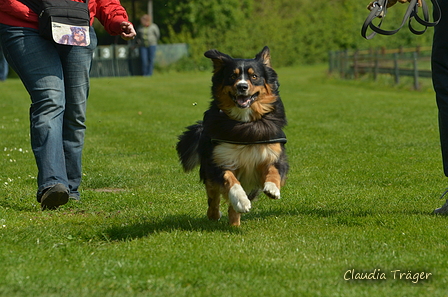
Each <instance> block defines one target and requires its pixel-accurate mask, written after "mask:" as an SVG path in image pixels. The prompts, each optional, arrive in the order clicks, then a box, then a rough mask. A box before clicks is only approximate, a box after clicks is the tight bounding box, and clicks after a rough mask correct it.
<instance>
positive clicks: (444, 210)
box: [434, 189, 448, 215]
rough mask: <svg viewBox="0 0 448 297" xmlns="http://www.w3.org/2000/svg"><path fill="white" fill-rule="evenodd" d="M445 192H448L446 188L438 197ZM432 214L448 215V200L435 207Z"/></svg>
mask: <svg viewBox="0 0 448 297" xmlns="http://www.w3.org/2000/svg"><path fill="white" fill-rule="evenodd" d="M447 193H448V189H447V190H446V191H445V193H443V194H442V196H441V197H440V199H442V198H443V197H444V196H445V195H446V194H447ZM434 214H439V215H448V200H447V201H446V202H445V204H444V205H443V206H442V207H440V208H437V209H435V210H434Z"/></svg>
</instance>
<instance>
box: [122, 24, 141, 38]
mask: <svg viewBox="0 0 448 297" xmlns="http://www.w3.org/2000/svg"><path fill="white" fill-rule="evenodd" d="M136 35H137V33H136V32H135V29H134V26H133V25H132V24H131V23H129V22H122V23H121V35H120V36H121V38H123V39H124V40H131V39H134V38H135V36H136Z"/></svg>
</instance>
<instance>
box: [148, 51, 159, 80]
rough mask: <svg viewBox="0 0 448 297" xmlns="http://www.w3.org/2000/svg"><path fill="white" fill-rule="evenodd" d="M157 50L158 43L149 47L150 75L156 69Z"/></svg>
mask: <svg viewBox="0 0 448 297" xmlns="http://www.w3.org/2000/svg"><path fill="white" fill-rule="evenodd" d="M156 51H157V46H156V45H151V46H150V47H149V48H148V60H149V65H148V75H149V76H151V75H152V73H153V70H154V62H155V58H156Z"/></svg>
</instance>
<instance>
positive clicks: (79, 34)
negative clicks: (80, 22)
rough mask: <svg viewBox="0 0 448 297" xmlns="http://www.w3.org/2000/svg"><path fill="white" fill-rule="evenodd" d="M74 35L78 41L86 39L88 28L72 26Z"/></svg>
mask: <svg viewBox="0 0 448 297" xmlns="http://www.w3.org/2000/svg"><path fill="white" fill-rule="evenodd" d="M70 30H71V31H72V37H73V39H74V40H75V41H76V42H77V43H82V42H85V41H86V29H85V28H82V27H70Z"/></svg>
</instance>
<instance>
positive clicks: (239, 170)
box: [213, 143, 281, 190]
mask: <svg viewBox="0 0 448 297" xmlns="http://www.w3.org/2000/svg"><path fill="white" fill-rule="evenodd" d="M280 152H281V149H280V144H278V143H273V144H251V145H238V144H231V143H221V144H219V145H217V146H216V147H215V149H214V151H213V160H214V161H215V163H216V164H217V165H218V166H219V167H221V168H223V169H225V170H230V171H232V172H234V173H235V175H236V177H237V179H238V180H239V181H240V182H241V184H242V185H243V187H244V188H245V189H247V190H252V189H253V187H255V186H256V185H258V184H259V183H260V182H261V181H260V176H261V170H263V169H264V168H266V167H267V166H268V165H270V164H272V163H274V162H276V161H277V160H278V158H279V156H280Z"/></svg>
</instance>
